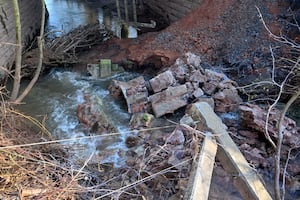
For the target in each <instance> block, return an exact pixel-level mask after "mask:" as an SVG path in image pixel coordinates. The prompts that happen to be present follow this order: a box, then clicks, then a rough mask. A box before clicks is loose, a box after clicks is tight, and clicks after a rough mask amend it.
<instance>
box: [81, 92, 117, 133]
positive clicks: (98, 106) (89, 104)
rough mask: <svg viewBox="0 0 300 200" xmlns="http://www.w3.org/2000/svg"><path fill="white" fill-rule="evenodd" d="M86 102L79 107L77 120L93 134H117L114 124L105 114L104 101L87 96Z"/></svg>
mask: <svg viewBox="0 0 300 200" xmlns="http://www.w3.org/2000/svg"><path fill="white" fill-rule="evenodd" d="M84 100H85V101H84V102H83V103H82V104H80V105H78V106H77V118H78V121H79V122H80V123H81V124H84V125H85V126H86V127H87V128H88V129H89V131H90V132H91V133H98V134H100V133H112V132H116V129H115V127H114V126H113V123H112V122H111V120H110V118H109V117H108V115H107V114H106V113H105V112H104V109H103V106H104V105H103V103H102V100H101V99H100V98H99V97H98V96H96V95H90V94H85V96H84Z"/></svg>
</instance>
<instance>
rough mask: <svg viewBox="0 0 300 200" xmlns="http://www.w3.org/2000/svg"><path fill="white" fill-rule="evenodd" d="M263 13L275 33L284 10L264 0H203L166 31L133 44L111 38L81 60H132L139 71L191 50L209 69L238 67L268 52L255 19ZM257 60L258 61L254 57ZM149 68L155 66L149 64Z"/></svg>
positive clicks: (281, 5)
mask: <svg viewBox="0 0 300 200" xmlns="http://www.w3.org/2000/svg"><path fill="white" fill-rule="evenodd" d="M256 6H257V7H258V8H259V9H260V10H261V12H262V14H263V17H264V19H265V21H266V23H267V24H270V27H271V29H272V31H274V32H277V33H278V32H279V29H278V27H280V26H279V25H278V24H277V20H278V14H279V13H282V12H284V11H285V10H286V9H287V5H284V4H279V3H277V2H276V1H272V2H270V1H265V0H257V1H253V0H243V1H241V0H203V2H202V3H201V5H200V6H199V7H198V8H196V9H195V10H194V11H193V12H191V13H189V14H188V15H187V16H185V17H184V18H182V19H181V20H179V21H177V22H175V23H173V24H171V25H170V26H169V27H168V28H166V29H164V30H162V31H160V32H154V33H146V34H143V35H141V36H139V37H138V38H137V39H122V40H121V39H117V38H115V39H113V40H110V41H107V42H106V43H105V44H102V45H101V46H98V47H95V49H92V51H89V52H88V54H85V55H83V58H85V59H86V58H88V59H87V60H88V61H89V62H91V61H93V60H99V59H100V58H111V59H112V60H113V62H122V61H124V60H131V61H134V62H135V63H136V64H137V65H138V66H144V65H147V64H154V66H155V67H163V66H169V65H170V64H172V63H173V62H174V60H175V59H176V58H177V57H179V56H181V55H183V54H184V53H185V52H188V51H191V52H193V53H195V54H198V55H200V56H201V57H203V60H205V61H207V62H209V63H210V64H213V65H215V64H220V63H230V64H234V63H237V62H241V61H242V60H243V59H250V60H253V59H256V61H257V58H256V57H257V55H258V54H259V55H261V54H267V53H269V49H268V48H269V45H270V44H272V42H274V41H272V40H270V38H269V37H268V35H267V34H266V31H265V30H264V28H263V26H262V23H261V22H260V20H259V17H258V11H257V8H256ZM255 56H256V57H255ZM152 66H153V65H152Z"/></svg>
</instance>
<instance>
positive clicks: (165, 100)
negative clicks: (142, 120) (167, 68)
mask: <svg viewBox="0 0 300 200" xmlns="http://www.w3.org/2000/svg"><path fill="white" fill-rule="evenodd" d="M187 92H188V90H187V87H186V85H180V86H176V87H169V88H168V89H166V90H164V91H162V92H159V93H156V94H154V95H151V96H150V97H149V100H150V102H151V105H152V109H153V112H154V115H155V117H161V116H163V115H165V114H167V113H174V111H175V110H177V109H178V108H181V107H184V106H186V105H187V104H188V101H187V98H185V96H184V95H185V94H187Z"/></svg>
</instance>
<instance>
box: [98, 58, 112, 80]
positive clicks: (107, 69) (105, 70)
mask: <svg viewBox="0 0 300 200" xmlns="http://www.w3.org/2000/svg"><path fill="white" fill-rule="evenodd" d="M107 76H111V60H110V59H101V60H100V77H107Z"/></svg>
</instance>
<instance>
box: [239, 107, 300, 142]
mask: <svg viewBox="0 0 300 200" xmlns="http://www.w3.org/2000/svg"><path fill="white" fill-rule="evenodd" d="M239 111H240V118H241V122H242V125H243V126H244V127H246V128H251V129H253V130H256V131H258V132H259V133H261V134H265V131H266V127H265V126H266V118H267V111H266V110H264V109H262V108H260V107H259V106H257V105H254V104H246V105H241V106H239ZM279 117H280V111H279V110H278V109H273V110H272V111H271V112H270V115H269V123H268V134H269V136H270V137H271V138H272V139H276V138H277V137H278V130H277V128H276V124H277V123H278V120H279ZM282 126H283V129H284V138H283V144H286V145H289V146H296V145H297V144H299V142H300V139H299V138H300V130H299V128H298V127H297V126H296V122H295V121H294V120H292V119H290V118H288V117H285V118H284V121H283V123H282Z"/></svg>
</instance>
